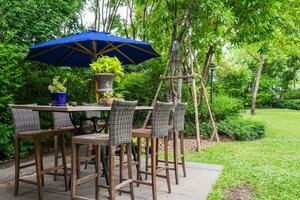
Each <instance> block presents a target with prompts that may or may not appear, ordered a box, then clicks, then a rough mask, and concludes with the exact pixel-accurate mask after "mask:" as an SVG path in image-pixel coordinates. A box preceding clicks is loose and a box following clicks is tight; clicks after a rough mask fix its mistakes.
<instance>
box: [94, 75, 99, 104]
mask: <svg viewBox="0 0 300 200" xmlns="http://www.w3.org/2000/svg"><path fill="white" fill-rule="evenodd" d="M98 90H99V84H98V82H97V80H96V79H95V94H96V103H97V104H99V103H100V98H99V94H98Z"/></svg>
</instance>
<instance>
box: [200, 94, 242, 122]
mask: <svg viewBox="0 0 300 200" xmlns="http://www.w3.org/2000/svg"><path fill="white" fill-rule="evenodd" d="M242 108H243V103H242V101H241V100H239V99H237V98H234V97H229V96H227V95H218V96H214V97H213V103H212V104H211V109H212V112H213V114H214V117H215V119H216V121H220V120H224V119H226V118H227V117H231V116H237V115H238V114H239V112H240V110H241V109H242ZM201 115H202V116H206V118H204V119H205V120H208V116H207V108H206V106H203V109H202V111H201Z"/></svg>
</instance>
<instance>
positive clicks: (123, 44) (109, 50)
mask: <svg viewBox="0 0 300 200" xmlns="http://www.w3.org/2000/svg"><path fill="white" fill-rule="evenodd" d="M125 45H126V43H122V44H119V45H117V46H114V47H115V48H119V47H122V46H125ZM113 50H115V49H114V48H110V49H107V50H105V51H103V52H101V54H104V53H108V52H111V51H113Z"/></svg>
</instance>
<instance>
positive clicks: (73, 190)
mask: <svg viewBox="0 0 300 200" xmlns="http://www.w3.org/2000/svg"><path fill="white" fill-rule="evenodd" d="M77 146H78V145H76V144H73V143H72V157H71V160H72V161H71V171H72V172H71V174H72V175H71V200H73V199H74V197H75V194H76V187H77V184H76V181H77V159H78V158H77Z"/></svg>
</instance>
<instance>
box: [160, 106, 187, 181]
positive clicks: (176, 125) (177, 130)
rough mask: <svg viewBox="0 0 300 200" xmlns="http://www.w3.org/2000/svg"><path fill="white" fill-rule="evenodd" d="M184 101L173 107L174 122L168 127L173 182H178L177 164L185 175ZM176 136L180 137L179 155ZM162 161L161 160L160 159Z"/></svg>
mask: <svg viewBox="0 0 300 200" xmlns="http://www.w3.org/2000/svg"><path fill="white" fill-rule="evenodd" d="M186 106H187V104H186V103H178V104H177V105H176V107H175V111H174V122H173V127H172V128H171V129H169V132H170V133H171V134H172V137H173V154H174V155H173V162H169V163H172V164H174V168H170V169H171V170H174V171H175V182H176V184H179V178H178V173H179V172H178V165H181V166H182V170H183V176H184V177H186V170H185V159H184V134H183V132H182V131H183V130H184V115H185V111H186ZM178 138H180V155H178V151H177V146H178V140H179V139H178ZM178 158H181V162H178ZM162 162H163V161H162Z"/></svg>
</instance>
